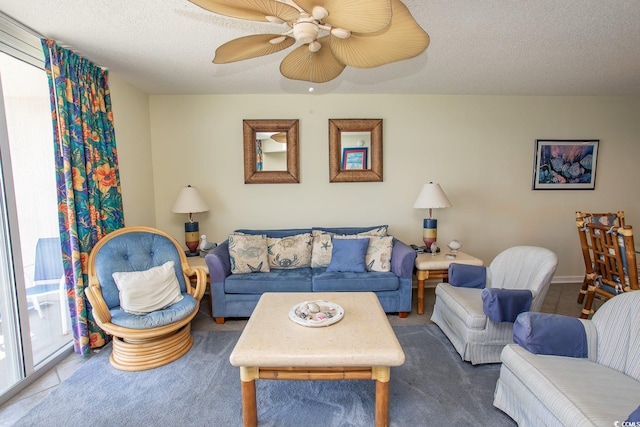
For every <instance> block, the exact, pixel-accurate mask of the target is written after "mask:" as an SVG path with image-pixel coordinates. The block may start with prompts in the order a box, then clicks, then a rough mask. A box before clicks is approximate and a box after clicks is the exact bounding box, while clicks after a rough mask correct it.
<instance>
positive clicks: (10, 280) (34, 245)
mask: <svg viewBox="0 0 640 427" xmlns="http://www.w3.org/2000/svg"><path fill="white" fill-rule="evenodd" d="M0 81H1V83H2V85H1V87H2V91H1V95H2V97H1V98H2V99H1V100H0V101H1V103H2V105H0V167H1V168H2V185H1V186H0V191H1V194H0V196H1V197H0V199H1V202H0V210H1V212H0V214H1V215H0V297H1V298H2V302H1V303H0V322H1V324H2V329H1V332H2V335H1V336H0V394H2V393H4V392H5V391H6V390H8V389H10V388H12V387H14V386H15V385H16V384H18V383H20V382H21V381H23V380H25V379H26V378H28V377H29V376H30V375H32V374H34V373H35V372H37V371H38V369H39V368H40V367H42V366H43V365H44V364H45V363H46V362H47V361H48V360H50V359H51V357H53V356H54V355H56V354H58V353H60V351H61V350H64V349H68V348H69V346H70V343H71V339H72V337H71V334H70V333H69V332H70V319H69V312H68V304H67V297H66V291H65V286H64V281H63V272H62V260H61V254H60V243H59V231H58V212H57V200H56V183H55V166H54V165H55V159H54V153H53V151H54V150H53V142H52V141H53V138H52V129H51V126H52V125H51V107H50V104H49V89H48V83H47V77H46V74H45V72H44V71H43V70H42V69H40V68H38V67H35V66H33V65H30V64H27V63H25V62H23V61H20V60H18V59H15V58H13V57H11V56H8V55H6V54H4V53H0Z"/></svg>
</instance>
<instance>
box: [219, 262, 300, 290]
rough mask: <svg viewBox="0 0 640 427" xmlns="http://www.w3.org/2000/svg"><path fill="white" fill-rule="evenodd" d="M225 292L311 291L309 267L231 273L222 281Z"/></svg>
mask: <svg viewBox="0 0 640 427" xmlns="http://www.w3.org/2000/svg"><path fill="white" fill-rule="evenodd" d="M224 292H225V293H226V294H262V293H264V292H311V269H310V268H296V269H294V270H272V271H270V272H268V273H260V274H232V275H231V276H229V277H227V279H226V280H225V282H224Z"/></svg>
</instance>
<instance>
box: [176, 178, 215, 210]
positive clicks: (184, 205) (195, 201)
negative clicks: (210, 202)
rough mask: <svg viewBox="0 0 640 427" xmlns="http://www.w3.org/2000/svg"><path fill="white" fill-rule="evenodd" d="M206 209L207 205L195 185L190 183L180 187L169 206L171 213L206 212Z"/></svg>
mask: <svg viewBox="0 0 640 427" xmlns="http://www.w3.org/2000/svg"><path fill="white" fill-rule="evenodd" d="M208 210H209V206H207V203H206V202H205V201H204V199H203V198H202V196H201V195H200V193H199V192H198V190H197V189H196V187H192V186H190V185H187V186H186V187H182V190H180V193H179V194H178V198H177V199H176V201H175V203H174V204H173V207H172V208H171V212H173V213H188V214H191V213H197V212H206V211H208Z"/></svg>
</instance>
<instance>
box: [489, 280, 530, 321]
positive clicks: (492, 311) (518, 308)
mask: <svg viewBox="0 0 640 427" xmlns="http://www.w3.org/2000/svg"><path fill="white" fill-rule="evenodd" d="M532 300H533V294H532V293H531V291H530V290H528V289H500V288H485V289H483V290H482V309H483V311H484V314H486V315H487V317H488V318H489V319H491V320H493V321H494V322H496V323H500V322H514V321H515V320H516V318H517V317H518V315H519V314H520V313H524V312H526V311H529V309H530V308H531V301H532Z"/></svg>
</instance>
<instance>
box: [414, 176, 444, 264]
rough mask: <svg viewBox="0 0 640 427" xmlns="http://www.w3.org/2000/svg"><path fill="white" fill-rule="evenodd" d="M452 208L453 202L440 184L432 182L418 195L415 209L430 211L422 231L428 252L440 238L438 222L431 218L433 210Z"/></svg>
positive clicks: (423, 187)
mask: <svg viewBox="0 0 640 427" xmlns="http://www.w3.org/2000/svg"><path fill="white" fill-rule="evenodd" d="M450 206H451V202H450V201H449V199H448V198H447V195H446V194H444V191H442V188H440V184H434V183H433V182H430V183H428V184H425V185H423V186H422V190H421V191H420V194H418V198H417V199H416V201H415V203H414V204H413V207H414V208H417V209H428V210H429V217H428V218H425V219H424V225H423V230H422V240H423V241H424V244H425V246H426V248H425V251H426V252H431V245H432V244H433V243H434V242H435V241H436V239H437V237H438V220H437V219H435V218H433V217H432V216H431V209H437V208H448V207H450Z"/></svg>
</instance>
